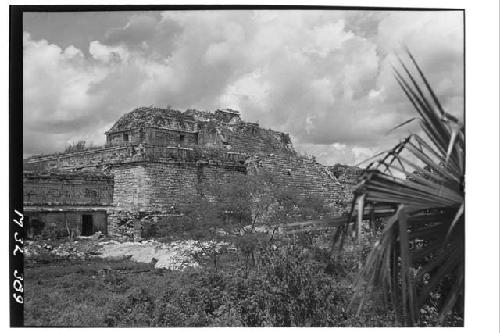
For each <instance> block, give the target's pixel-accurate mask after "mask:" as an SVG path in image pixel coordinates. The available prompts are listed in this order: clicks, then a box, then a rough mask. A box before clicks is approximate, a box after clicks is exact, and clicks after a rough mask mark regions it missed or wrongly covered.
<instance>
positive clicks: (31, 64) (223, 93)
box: [23, 10, 463, 164]
mask: <svg viewBox="0 0 500 333" xmlns="http://www.w3.org/2000/svg"><path fill="white" fill-rule="evenodd" d="M23 23H24V42H23V43H24V54H23V61H24V73H23V80H24V87H23V88H24V98H23V107H24V122H23V128H24V149H23V150H24V151H23V152H24V156H28V155H31V154H38V153H50V152H55V151H61V150H63V149H64V147H65V146H67V145H68V144H69V143H71V142H76V141H78V140H82V139H83V140H86V141H87V142H92V143H93V144H96V145H99V144H103V143H104V141H105V136H104V132H105V131H106V130H107V129H109V128H110V127H111V126H112V124H113V123H114V122H115V121H116V120H117V119H118V118H119V117H120V116H121V115H122V114H124V113H126V112H129V111H131V110H133V109H134V108H136V107H138V106H149V105H155V106H158V107H166V106H171V107H173V108H176V109H179V110H185V109H187V108H196V109H201V110H211V111H213V110H215V109H217V108H225V107H229V108H233V109H237V110H240V111H241V113H242V117H243V119H244V120H247V121H254V122H257V121H258V122H259V123H260V125H261V126H262V127H266V128H272V129H276V130H280V131H283V132H287V133H289V134H290V135H291V137H292V139H293V143H294V145H295V147H296V149H297V150H298V151H299V152H302V153H307V154H312V155H315V156H317V158H318V161H319V162H322V163H324V164H334V163H337V162H339V163H347V164H354V163H357V162H359V161H361V160H363V159H364V158H366V157H367V156H370V155H372V154H374V153H377V152H378V151H380V150H382V149H386V148H387V147H388V146H391V145H392V144H394V143H396V142H397V140H398V137H402V136H404V135H407V134H408V131H410V130H414V128H413V127H407V128H404V129H402V130H400V131H398V132H396V133H393V134H391V135H390V136H388V135H387V134H386V133H387V131H388V130H389V129H391V128H392V127H394V126H395V125H397V124H399V123H401V122H403V121H405V120H406V119H409V118H411V117H412V116H413V110H412V108H411V105H410V103H409V102H408V101H407V100H406V98H405V96H404V94H403V93H402V91H401V90H400V88H399V87H398V86H397V83H396V82H395V80H394V77H393V74H392V69H391V64H396V62H395V61H394V54H396V53H397V54H400V52H401V46H402V45H407V46H408V47H409V48H410V50H411V51H412V52H413V54H414V55H415V57H416V58H417V60H418V61H419V63H420V65H421V66H422V67H423V69H424V71H425V73H426V74H427V76H428V78H429V80H430V82H431V84H432V86H433V87H434V88H435V90H436V92H437V94H438V96H439V98H440V99H441V102H442V104H443V105H444V107H445V109H447V111H448V112H449V113H452V114H455V115H457V116H458V117H460V118H463V26H462V13H461V12H383V11H380V12H376V11H291V10H290V11H192V12H179V11H173V12H107V13H106V12H100V13H27V14H24V21H23Z"/></svg>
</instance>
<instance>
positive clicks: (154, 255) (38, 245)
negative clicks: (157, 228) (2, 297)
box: [24, 236, 229, 270]
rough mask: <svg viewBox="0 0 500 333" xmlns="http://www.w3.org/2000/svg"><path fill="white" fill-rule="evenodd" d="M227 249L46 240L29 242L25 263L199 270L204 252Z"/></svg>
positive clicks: (184, 243)
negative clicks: (112, 262) (93, 261)
mask: <svg viewBox="0 0 500 333" xmlns="http://www.w3.org/2000/svg"><path fill="white" fill-rule="evenodd" d="M228 246H229V244H228V243H223V242H219V243H216V242H213V241H212V242H209V241H204V242H199V241H194V240H186V241H174V242H169V243H162V242H158V241H155V240H143V241H139V242H131V241H122V242H120V241H117V240H110V239H107V240H106V239H100V240H99V238H98V236H96V237H79V239H78V240H74V241H66V242H62V243H61V242H59V243H55V242H54V243H52V242H51V241H49V240H43V241H28V242H27V243H26V246H25V251H24V254H25V256H26V258H27V259H35V260H36V259H38V258H40V257H47V256H49V257H54V258H56V259H57V258H66V259H89V258H92V257H94V258H95V257H98V258H103V259H130V260H133V261H136V262H140V263H154V264H155V266H154V267H155V268H158V269H160V268H164V269H169V270H184V269H186V268H188V267H193V268H196V267H199V263H198V261H197V259H198V258H201V257H204V256H208V255H209V253H207V249H211V250H212V251H215V252H220V251H222V250H223V249H225V248H227V247H228Z"/></svg>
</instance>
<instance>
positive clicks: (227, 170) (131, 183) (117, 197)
mask: <svg viewBox="0 0 500 333" xmlns="http://www.w3.org/2000/svg"><path fill="white" fill-rule="evenodd" d="M245 171H246V168H245V166H244V165H241V164H227V163H225V164H223V163H215V162H213V163H208V162H205V163H200V162H170V163H165V162H162V163H160V162H150V163H126V164H120V165H115V166H113V168H112V169H111V172H112V173H113V174H114V184H115V185H114V194H113V197H114V201H115V205H114V207H113V209H112V210H111V211H110V212H109V213H110V215H109V233H110V234H123V233H124V232H126V228H122V227H121V226H122V225H123V223H129V222H130V219H131V218H132V219H137V223H139V220H140V219H141V217H144V216H146V215H151V214H167V213H172V212H175V211H178V210H179V209H181V208H182V207H183V206H184V205H186V204H189V203H190V202H193V201H194V200H196V198H197V197H198V195H199V194H200V189H201V187H202V186H203V185H204V184H205V183H210V182H218V181H221V180H223V179H225V178H227V177H230V176H231V175H232V174H235V173H244V172H245ZM131 227H132V228H136V227H137V226H135V225H133V223H132V225H129V228H131Z"/></svg>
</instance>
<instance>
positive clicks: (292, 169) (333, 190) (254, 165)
mask: <svg viewBox="0 0 500 333" xmlns="http://www.w3.org/2000/svg"><path fill="white" fill-rule="evenodd" d="M262 172H266V173H268V174H271V175H272V176H273V178H274V181H276V182H278V183H283V185H284V186H291V187H293V188H295V189H296V190H297V193H298V194H299V195H301V196H304V197H306V196H319V197H321V198H322V199H323V200H324V202H325V203H326V204H327V205H328V206H330V208H332V212H333V213H334V214H340V213H343V209H342V206H343V204H342V201H343V196H342V191H343V189H342V186H341V184H340V183H339V182H338V180H337V179H336V178H335V177H334V176H333V175H332V174H331V173H330V172H329V171H328V169H327V168H326V167H325V166H323V165H321V164H319V163H317V162H316V161H315V160H313V159H309V158H307V157H303V156H289V155H273V154H271V155H262V156H254V157H252V158H251V159H250V160H249V163H248V173H249V174H258V173H262Z"/></svg>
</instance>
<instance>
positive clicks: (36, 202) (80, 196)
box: [23, 172, 113, 206]
mask: <svg viewBox="0 0 500 333" xmlns="http://www.w3.org/2000/svg"><path fill="white" fill-rule="evenodd" d="M23 194H24V205H25V206H44V205H50V206H55V205H59V206H64V205H70V206H107V205H111V204H112V203H113V177H112V176H111V175H106V174H103V173H61V172H57V173H56V172H50V173H49V172H45V173H39V172H24V173H23Z"/></svg>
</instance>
